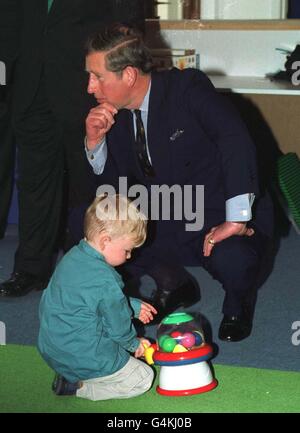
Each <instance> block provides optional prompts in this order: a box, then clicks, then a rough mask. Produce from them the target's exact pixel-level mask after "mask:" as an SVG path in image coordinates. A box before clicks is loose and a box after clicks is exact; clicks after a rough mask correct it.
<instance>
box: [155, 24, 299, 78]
mask: <svg viewBox="0 0 300 433" xmlns="http://www.w3.org/2000/svg"><path fill="white" fill-rule="evenodd" d="M161 34H162V36H163V37H164V39H165V40H166V42H167V43H168V44H169V45H170V46H171V47H172V48H195V49H196V51H197V52H198V53H199V54H200V68H201V69H202V70H203V71H204V72H215V73H220V74H225V75H237V76H265V75H266V74H267V73H272V72H276V71H278V70H280V69H284V63H285V61H286V55H285V54H281V53H280V52H279V51H276V48H285V49H290V50H293V49H294V48H295V46H296V44H297V43H300V32H299V31H297V30H278V31H272V30H162V31H161ZM158 45H159V39H157V40H155V39H153V35H152V40H151V46H153V47H155V46H158Z"/></svg>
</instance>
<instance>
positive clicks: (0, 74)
mask: <svg viewBox="0 0 300 433" xmlns="http://www.w3.org/2000/svg"><path fill="white" fill-rule="evenodd" d="M16 6H17V0H1V2H0V62H1V64H0V239H1V238H2V237H4V234H5V229H6V224H7V216H8V213H9V206H10V201H11V194H12V186H13V177H14V176H13V172H14V154H15V141H14V134H13V130H12V125H11V90H12V78H13V69H14V64H15V56H16V48H17V46H18V38H19V33H18V31H17V29H18V27H19V22H18V13H17V7H16Z"/></svg>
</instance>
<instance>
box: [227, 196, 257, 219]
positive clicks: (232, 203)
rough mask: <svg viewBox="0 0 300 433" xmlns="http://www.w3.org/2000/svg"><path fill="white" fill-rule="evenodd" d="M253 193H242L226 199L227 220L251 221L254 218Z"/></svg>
mask: <svg viewBox="0 0 300 433" xmlns="http://www.w3.org/2000/svg"><path fill="white" fill-rule="evenodd" d="M254 199H255V195H254V194H253V193H247V194H241V195H237V196H235V197H232V198H230V199H228V200H226V221H231V222H235V221H241V222H246V221H250V220H251V218H252V210H251V207H252V204H253V202H254Z"/></svg>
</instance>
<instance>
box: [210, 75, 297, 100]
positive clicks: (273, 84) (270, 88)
mask: <svg viewBox="0 0 300 433" xmlns="http://www.w3.org/2000/svg"><path fill="white" fill-rule="evenodd" d="M208 76H209V78H210V80H211V82H212V83H213V85H214V86H215V87H216V89H218V90H220V91H221V92H222V91H223V92H228V91H231V92H233V93H253V94H263V95H265V94H270V95H292V96H297V95H300V85H299V86H293V85H292V84H291V83H290V82H288V81H281V80H277V81H271V80H270V79H269V78H265V77H238V76H229V75H227V76H226V75H224V76H223V75H210V74H208Z"/></svg>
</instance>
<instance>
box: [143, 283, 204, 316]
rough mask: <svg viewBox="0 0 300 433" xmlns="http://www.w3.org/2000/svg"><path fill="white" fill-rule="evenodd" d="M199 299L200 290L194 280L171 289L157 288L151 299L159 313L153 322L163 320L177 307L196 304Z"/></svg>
mask: <svg viewBox="0 0 300 433" xmlns="http://www.w3.org/2000/svg"><path fill="white" fill-rule="evenodd" d="M199 299H200V290H199V288H198V287H196V286H195V285H194V284H193V283H192V282H188V283H186V284H184V285H182V286H179V287H178V288H177V289H174V290H170V291H165V290H157V291H156V292H155V295H154V297H153V298H152V299H151V300H150V301H149V302H150V303H151V304H153V305H154V307H155V308H156V309H157V314H156V315H155V316H154V319H153V321H152V322H151V323H157V322H159V321H161V320H162V319H163V318H164V317H165V316H167V315H168V314H171V313H172V312H173V311H175V310H177V308H180V307H183V308H187V307H190V306H191V305H193V304H196V302H198V301H199Z"/></svg>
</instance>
